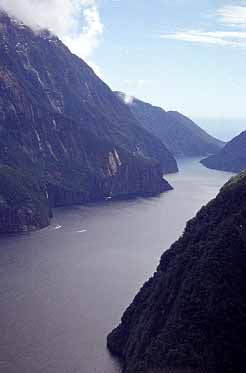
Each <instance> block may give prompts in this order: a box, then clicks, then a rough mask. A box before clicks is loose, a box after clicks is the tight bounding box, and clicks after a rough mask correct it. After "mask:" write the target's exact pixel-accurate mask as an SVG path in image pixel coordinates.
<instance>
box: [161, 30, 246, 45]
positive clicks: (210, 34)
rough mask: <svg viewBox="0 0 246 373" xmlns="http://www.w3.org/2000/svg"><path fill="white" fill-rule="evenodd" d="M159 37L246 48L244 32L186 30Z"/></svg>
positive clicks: (245, 33) (245, 34)
mask: <svg viewBox="0 0 246 373" xmlns="http://www.w3.org/2000/svg"><path fill="white" fill-rule="evenodd" d="M160 37H161V38H162V39H173V40H181V41H187V42H193V43H204V44H214V45H220V46H234V47H246V32H241V31H197V30H188V31H180V32H175V33H170V34H163V35H161V36H160Z"/></svg>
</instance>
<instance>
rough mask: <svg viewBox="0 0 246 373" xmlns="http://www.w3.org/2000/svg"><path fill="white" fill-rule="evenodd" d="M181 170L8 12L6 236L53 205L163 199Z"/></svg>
mask: <svg viewBox="0 0 246 373" xmlns="http://www.w3.org/2000/svg"><path fill="white" fill-rule="evenodd" d="M177 170H178V169H177V163H176V161H175V159H174V157H173V155H172V154H171V153H170V151H169V150H167V148H166V147H165V146H164V144H163V143H162V142H161V141H160V140H159V139H158V138H156V137H155V136H153V135H151V134H150V133H149V132H147V130H146V129H144V128H142V127H141V126H140V125H139V123H138V121H137V120H136V118H135V117H134V115H133V114H132V112H131V111H130V110H129V108H128V107H127V106H126V105H125V104H123V103H122V102H121V101H120V100H119V99H118V98H117V97H116V96H115V94H114V93H113V92H112V91H111V90H110V88H109V87H108V86H107V85H106V84H105V83H104V82H102V80H100V79H99V78H98V77H97V76H96V75H95V74H94V72H93V70H92V69H91V68H90V67H89V66H88V65H87V64H86V63H85V62H83V61H82V60H81V59H80V58H78V57H77V56H75V55H73V54H72V53H70V51H69V50H68V48H67V47H66V46H65V45H64V44H63V43H62V42H61V41H60V40H59V39H58V38H57V37H55V36H54V35H51V34H50V33H49V32H48V31H42V32H40V33H34V32H33V31H32V30H31V29H30V28H28V27H26V26H25V25H24V24H23V23H22V22H20V21H18V20H16V19H15V18H13V17H9V16H8V15H7V14H5V13H0V232H12V231H23V230H29V229H36V228H40V227H43V226H46V225H47V224H49V220H50V216H51V208H52V207H53V206H62V205H70V204H74V203H85V202H89V201H95V200H100V199H104V198H107V197H110V198H111V197H117V198H118V197H125V196H131V195H155V194H158V193H160V192H162V191H165V190H169V189H170V188H171V186H170V185H169V184H168V183H167V182H166V181H165V180H164V179H163V178H162V174H163V173H168V172H176V171H177Z"/></svg>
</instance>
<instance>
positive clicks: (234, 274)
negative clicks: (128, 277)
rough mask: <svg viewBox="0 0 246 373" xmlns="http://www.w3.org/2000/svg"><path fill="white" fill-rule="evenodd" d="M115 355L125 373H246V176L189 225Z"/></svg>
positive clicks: (125, 325)
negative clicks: (245, 372)
mask: <svg viewBox="0 0 246 373" xmlns="http://www.w3.org/2000/svg"><path fill="white" fill-rule="evenodd" d="M108 348H109V349H110V351H111V352H112V353H113V354H114V355H115V356H118V357H119V358H120V360H121V361H122V363H123V372H124V373H136V372H139V373H234V372H235V373H243V372H244V371H245V350H246V173H242V174H239V176H237V177H235V178H233V179H232V180H230V181H229V182H228V183H227V184H226V185H225V186H224V187H223V188H222V190H221V191H220V193H219V195H218V196H217V197H216V198H215V199H214V200H213V201H211V202H210V203H208V205H207V206H206V207H203V208H202V209H201V210H200V212H198V214H197V216H196V217H195V218H194V219H192V220H191V221H190V222H188V224H187V226H186V229H185V231H184V234H183V235H182V236H181V238H180V239H179V240H178V241H177V242H176V243H174V244H173V245H172V247H171V248H170V250H168V251H167V252H165V253H164V254H163V256H162V258H161V261H160V264H159V266H158V268H157V271H156V272H155V274H154V275H153V277H151V278H150V280H149V281H147V282H146V283H145V285H144V286H143V287H142V288H141V290H140V292H139V293H138V294H137V296H136V297H135V299H134V300H133V302H132V304H131V305H130V306H129V308H128V309H127V310H126V311H125V313H124V315H123V317H122V319H121V323H120V325H119V326H118V327H117V328H116V329H115V330H114V331H113V332H112V333H111V334H110V335H109V336H108Z"/></svg>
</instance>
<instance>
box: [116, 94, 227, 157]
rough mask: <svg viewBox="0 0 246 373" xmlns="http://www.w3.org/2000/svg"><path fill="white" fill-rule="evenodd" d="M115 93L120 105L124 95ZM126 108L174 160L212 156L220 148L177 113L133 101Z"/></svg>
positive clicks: (219, 143) (212, 138) (187, 119)
mask: <svg viewBox="0 0 246 373" xmlns="http://www.w3.org/2000/svg"><path fill="white" fill-rule="evenodd" d="M115 93H116V94H117V96H118V97H120V98H121V100H122V101H124V99H125V94H124V93H122V92H115ZM128 107H129V108H130V109H131V111H132V113H133V114H134V116H135V117H136V119H137V120H138V121H139V123H141V125H142V126H143V127H144V128H145V129H146V130H148V131H149V132H150V133H152V134H153V135H155V136H156V137H158V138H159V139H160V140H161V141H162V142H163V143H164V144H165V146H166V147H167V148H168V149H169V151H170V152H171V153H172V154H174V155H176V156H201V155H207V154H212V153H216V152H217V151H218V150H219V149H220V148H222V147H223V145H224V143H223V142H222V141H220V140H218V139H216V138H214V137H212V136H210V135H209V134H208V133H207V132H205V131H204V130H202V129H201V128H200V127H199V126H198V125H197V124H195V123H194V122H193V121H192V120H190V119H189V118H187V117H185V116H184V115H182V114H180V113H178V112H177V111H165V110H163V109H162V108H160V107H157V106H152V105H151V104H148V103H146V102H143V101H140V100H138V99H136V98H134V97H133V98H132V99H131V100H129V103H128Z"/></svg>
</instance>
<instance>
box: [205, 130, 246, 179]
mask: <svg viewBox="0 0 246 373" xmlns="http://www.w3.org/2000/svg"><path fill="white" fill-rule="evenodd" d="M201 163H202V164H203V165H204V166H206V167H208V168H212V169H216V170H222V171H230V172H240V171H242V170H245V169H246V131H244V132H242V133H241V134H240V135H238V136H236V137H234V138H233V139H232V140H231V141H230V142H228V143H227V144H226V145H225V147H224V148H223V149H221V150H220V151H219V152H218V153H216V154H215V155H212V156H210V157H208V158H206V159H203V160H202V161H201Z"/></svg>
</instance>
